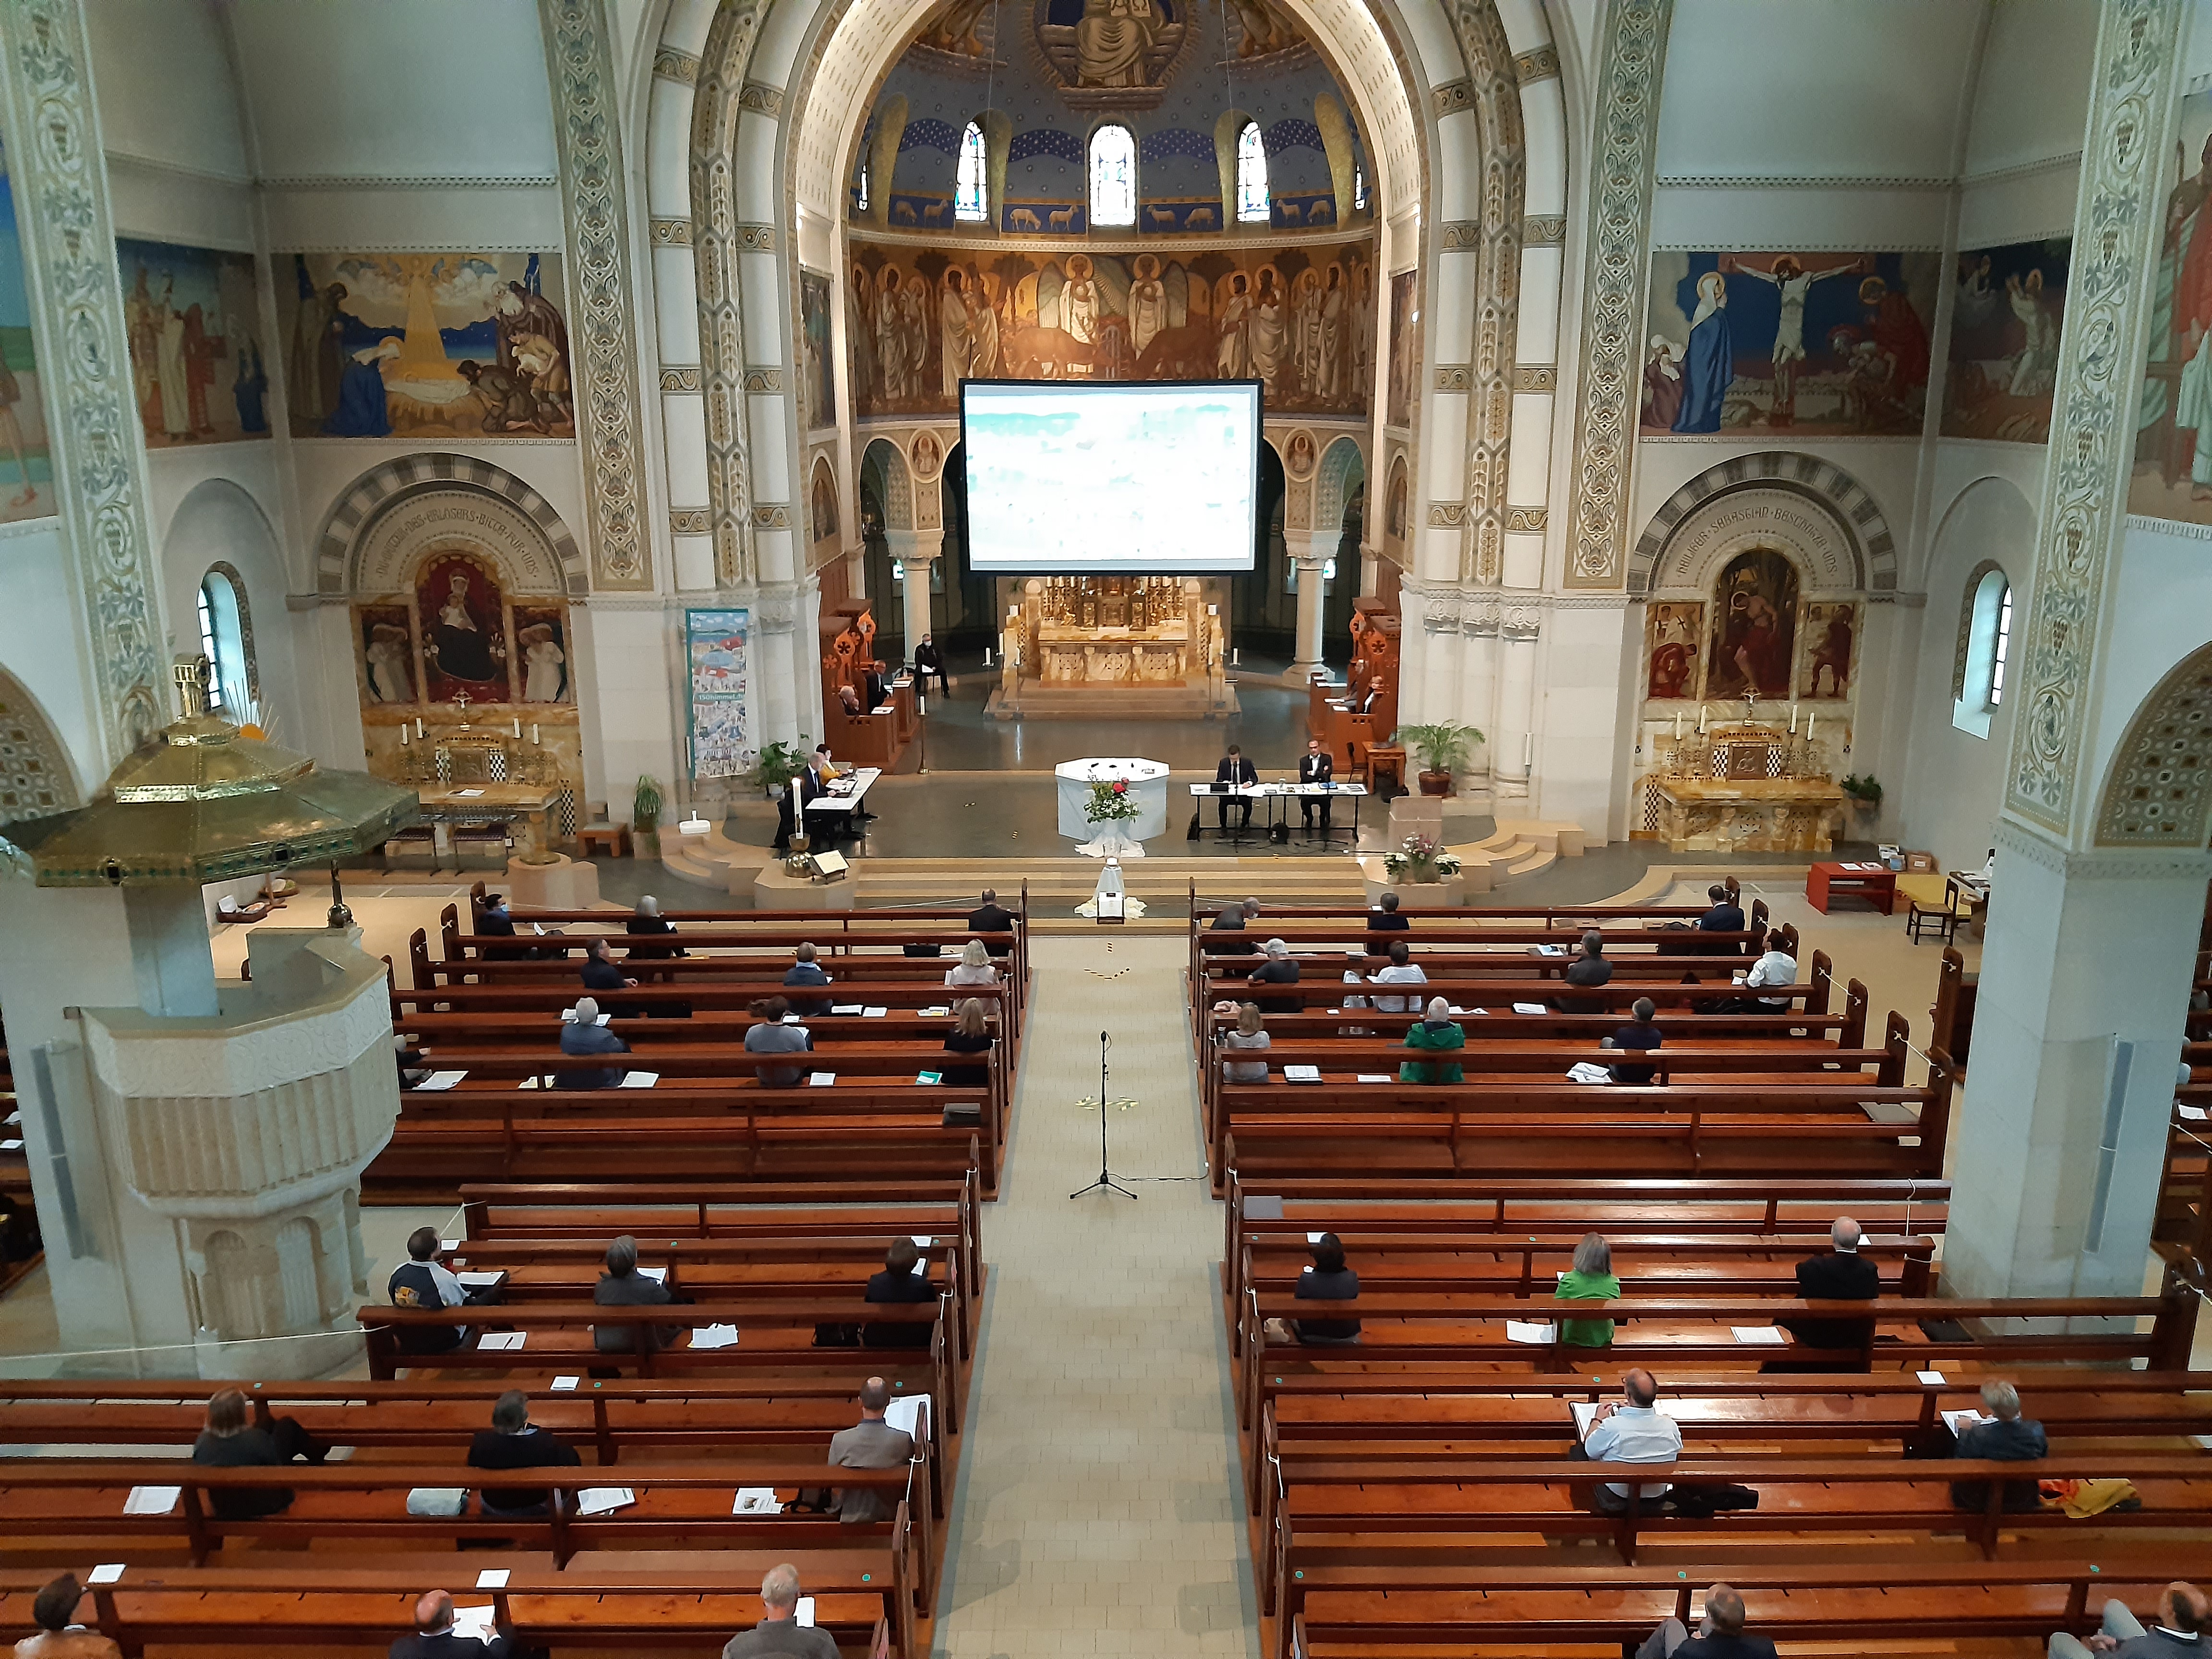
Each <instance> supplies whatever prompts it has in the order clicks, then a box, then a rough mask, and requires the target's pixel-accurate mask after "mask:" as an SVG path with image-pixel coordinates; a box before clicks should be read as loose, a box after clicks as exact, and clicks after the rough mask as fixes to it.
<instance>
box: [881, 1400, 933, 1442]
mask: <svg viewBox="0 0 2212 1659" xmlns="http://www.w3.org/2000/svg"><path fill="white" fill-rule="evenodd" d="M928 1409H929V1396H928V1395H926V1394H902V1395H900V1396H899V1397H898V1398H897V1399H896V1400H894V1401H891V1403H890V1405H888V1406H886V1407H884V1424H885V1425H887V1426H889V1427H890V1428H894V1429H903V1430H904V1431H906V1432H907V1433H908V1434H910V1435H912V1436H913V1437H915V1440H917V1441H919V1440H920V1439H921V1437H922V1436H923V1435H924V1434H925V1433H926V1432H927V1425H926V1424H925V1422H924V1419H923V1417H922V1413H924V1412H926V1411H927V1410H928Z"/></svg>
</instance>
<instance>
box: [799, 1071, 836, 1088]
mask: <svg viewBox="0 0 2212 1659" xmlns="http://www.w3.org/2000/svg"><path fill="white" fill-rule="evenodd" d="M806 1080H807V1082H808V1083H809V1084H810V1085H812V1086H813V1087H815V1088H817V1089H826V1088H828V1087H829V1085H831V1084H833V1083H835V1082H836V1080H837V1073H835V1072H811V1073H808V1074H807V1078H806Z"/></svg>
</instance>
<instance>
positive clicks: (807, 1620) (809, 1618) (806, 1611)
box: [795, 1595, 814, 1630]
mask: <svg viewBox="0 0 2212 1659" xmlns="http://www.w3.org/2000/svg"><path fill="white" fill-rule="evenodd" d="M795 1616H796V1618H797V1619H798V1620H799V1629H801V1630H812V1629H813V1628H814V1598H813V1597H812V1596H811V1595H802V1596H800V1597H799V1612H798V1613H797V1614H796V1615H795Z"/></svg>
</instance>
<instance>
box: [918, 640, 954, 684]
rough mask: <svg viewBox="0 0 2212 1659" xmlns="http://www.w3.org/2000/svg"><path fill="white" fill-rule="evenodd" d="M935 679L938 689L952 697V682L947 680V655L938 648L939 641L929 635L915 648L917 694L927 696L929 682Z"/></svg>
mask: <svg viewBox="0 0 2212 1659" xmlns="http://www.w3.org/2000/svg"><path fill="white" fill-rule="evenodd" d="M933 677H934V678H935V679H936V681H937V689H938V690H939V691H941V692H942V693H944V695H945V696H948V697H949V696H951V695H952V682H951V680H950V679H948V678H945V654H944V653H942V652H940V651H939V649H938V648H937V641H934V640H933V639H931V638H930V637H929V635H927V634H924V635H922V636H921V644H920V645H917V646H916V647H915V648H914V686H915V691H916V692H917V693H920V694H921V695H924V696H927V693H928V691H929V682H930V680H931V678H933Z"/></svg>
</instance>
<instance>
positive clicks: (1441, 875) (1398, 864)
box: [1383, 833, 1459, 884]
mask: <svg viewBox="0 0 2212 1659" xmlns="http://www.w3.org/2000/svg"><path fill="white" fill-rule="evenodd" d="M1383 872H1384V873H1385V874H1387V875H1388V876H1389V878H1390V880H1391V882H1392V884H1397V883H1400V882H1413V883H1417V884H1420V883H1430V882H1438V881H1443V880H1446V879H1448V878H1450V877H1453V876H1455V875H1457V874H1458V873H1459V859H1458V857H1457V856H1456V855H1455V854H1451V853H1447V852H1446V851H1445V850H1444V847H1443V842H1440V841H1438V840H1437V838H1436V837H1435V836H1425V835H1420V834H1419V833H1416V834H1413V835H1410V836H1407V837H1406V839H1405V840H1403V841H1401V842H1399V843H1398V845H1397V848H1395V850H1394V851H1392V852H1388V853H1385V854H1383Z"/></svg>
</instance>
